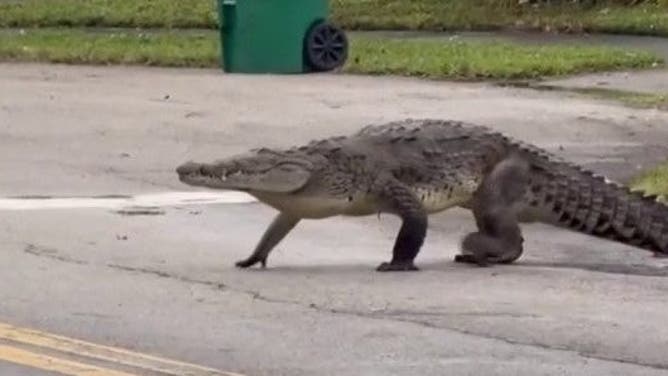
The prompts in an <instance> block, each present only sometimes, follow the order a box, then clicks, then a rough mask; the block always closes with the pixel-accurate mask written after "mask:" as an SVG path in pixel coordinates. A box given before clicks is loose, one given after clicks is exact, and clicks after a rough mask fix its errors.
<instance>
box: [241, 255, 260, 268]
mask: <svg viewBox="0 0 668 376" xmlns="http://www.w3.org/2000/svg"><path fill="white" fill-rule="evenodd" d="M258 262H259V263H260V264H261V265H262V269H265V268H266V267H267V258H266V257H265V258H262V257H258V256H254V255H253V256H250V257H249V258H247V259H245V260H241V261H237V263H236V264H235V265H236V266H237V267H238V268H243V269H245V268H249V267H251V266H253V265H255V264H257V263H258Z"/></svg>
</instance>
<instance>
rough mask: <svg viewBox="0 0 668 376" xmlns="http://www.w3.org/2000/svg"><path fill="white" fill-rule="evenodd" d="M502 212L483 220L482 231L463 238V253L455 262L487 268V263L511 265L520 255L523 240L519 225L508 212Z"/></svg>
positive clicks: (456, 257)
mask: <svg viewBox="0 0 668 376" xmlns="http://www.w3.org/2000/svg"><path fill="white" fill-rule="evenodd" d="M504 210H505V209H504ZM504 210H501V211H499V212H497V213H495V214H493V215H491V216H488V217H486V218H484V221H485V223H486V226H485V228H484V230H483V231H478V232H472V233H470V234H468V235H466V236H465V237H464V240H463V241H462V249H463V251H464V253H462V254H460V255H457V256H455V261H456V262H466V263H475V264H478V265H480V266H487V265H488V264H489V263H493V264H499V263H511V262H513V261H515V260H517V259H518V258H519V257H520V256H521V255H522V251H523V246H522V245H523V242H524V239H523V238H522V233H521V230H520V227H519V224H518V223H517V220H516V219H515V218H514V216H512V215H510V214H509V213H507V212H509V210H505V211H506V213H503V211H504Z"/></svg>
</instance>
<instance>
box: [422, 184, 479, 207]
mask: <svg viewBox="0 0 668 376" xmlns="http://www.w3.org/2000/svg"><path fill="white" fill-rule="evenodd" d="M413 192H414V193H415V195H416V196H417V198H418V199H419V200H420V202H422V206H423V207H424V209H425V210H426V211H427V212H428V213H435V212H440V211H443V210H446V209H449V208H452V207H454V206H459V205H461V204H463V203H465V202H467V201H469V200H470V199H471V196H472V191H471V190H470V189H468V188H467V187H463V186H458V187H454V188H441V189H429V188H424V187H420V188H415V189H413Z"/></svg>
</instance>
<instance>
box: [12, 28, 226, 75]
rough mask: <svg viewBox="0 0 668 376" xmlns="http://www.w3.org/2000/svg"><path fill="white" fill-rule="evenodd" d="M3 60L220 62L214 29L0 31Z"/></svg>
mask: <svg viewBox="0 0 668 376" xmlns="http://www.w3.org/2000/svg"><path fill="white" fill-rule="evenodd" d="M0 59H1V60H4V61H31V62H52V63H67V64H128V65H149V66H165V67H196V68H203V67H213V66H216V65H217V64H218V61H219V47H218V44H217V41H216V35H215V33H214V32H207V31H204V32H190V33H182V32H178V31H174V32H159V33H152V32H148V33H147V32H136V31H119V32H86V31H81V30H48V29H37V30H27V31H20V32H19V31H16V30H12V31H8V30H5V31H0Z"/></svg>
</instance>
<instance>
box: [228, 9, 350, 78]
mask: <svg viewBox="0 0 668 376" xmlns="http://www.w3.org/2000/svg"><path fill="white" fill-rule="evenodd" d="M217 1H218V15H219V20H220V24H221V27H220V39H221V42H222V67H223V69H224V70H225V71H226V72H236V73H304V72H313V71H320V72H321V71H328V70H333V69H336V68H338V67H340V66H342V65H343V64H344V63H345V60H346V59H347V57H348V40H347V38H346V35H345V33H344V32H343V30H341V29H340V28H339V27H337V26H336V25H333V24H332V23H330V22H328V21H327V15H328V12H329V0H217Z"/></svg>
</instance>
